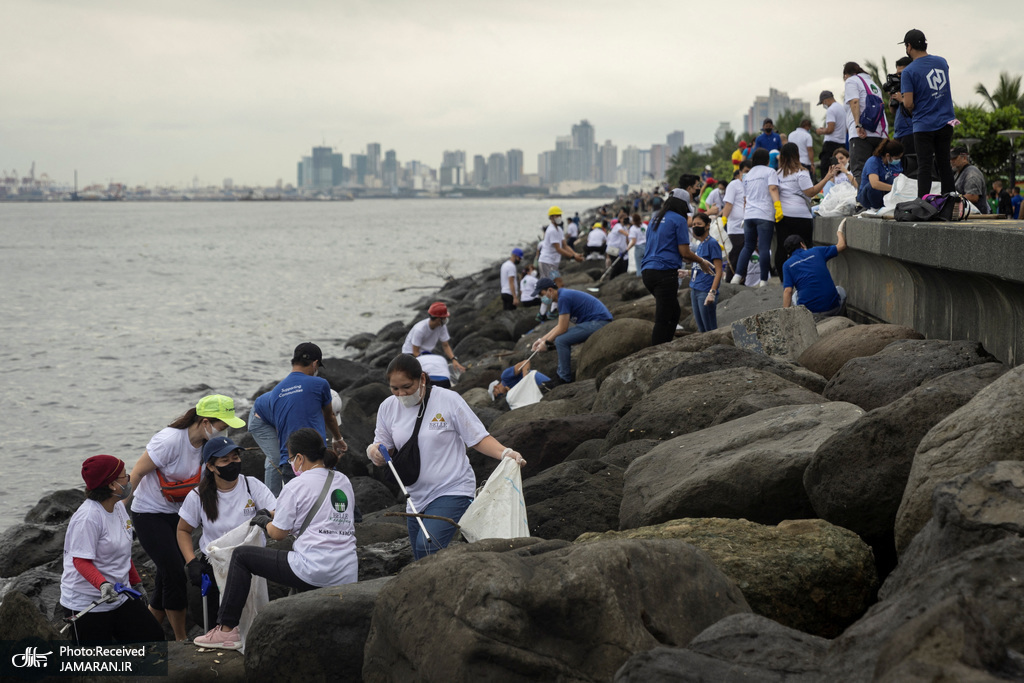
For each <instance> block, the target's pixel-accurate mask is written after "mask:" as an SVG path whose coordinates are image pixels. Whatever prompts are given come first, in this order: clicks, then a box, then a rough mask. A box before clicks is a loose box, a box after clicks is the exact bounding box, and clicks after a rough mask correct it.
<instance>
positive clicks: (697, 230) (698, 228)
mask: <svg viewBox="0 0 1024 683" xmlns="http://www.w3.org/2000/svg"><path fill="white" fill-rule="evenodd" d="M707 231H708V229H707V228H706V227H704V226H702V225H695V226H693V234H694V235H695V236H696V237H703V236H704V235H705V234H707Z"/></svg>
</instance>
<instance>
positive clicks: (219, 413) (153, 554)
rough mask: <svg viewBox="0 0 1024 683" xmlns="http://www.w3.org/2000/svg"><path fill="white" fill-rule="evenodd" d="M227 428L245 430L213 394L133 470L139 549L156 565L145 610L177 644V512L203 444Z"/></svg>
mask: <svg viewBox="0 0 1024 683" xmlns="http://www.w3.org/2000/svg"><path fill="white" fill-rule="evenodd" d="M229 426H230V427H244V426H245V421H244V420H240V419H239V418H237V417H235V402H234V401H233V400H231V399H230V398H228V397H227V396H221V395H218V394H215V395H213V396H204V397H203V398H201V399H199V403H197V404H196V407H195V408H191V409H189V411H188V412H187V413H185V414H184V415H182V416H181V417H179V418H178V419H177V420H175V421H174V422H172V423H171V424H170V425H169V426H167V427H165V428H164V429H161V430H160V431H159V432H157V434H156V435H155V436H154V437H153V438H152V439H150V440H149V443H148V444H147V445H146V452H145V453H143V454H142V457H140V458H139V459H138V461H137V462H136V463H135V467H133V468H132V474H131V478H132V481H133V482H134V483H135V497H134V498H133V499H132V521H133V522H134V524H135V530H136V533H137V534H138V536H139V542H140V543H141V544H142V548H143V549H144V550H145V551H146V554H147V555H149V557H150V559H152V560H153V563H154V564H155V565H156V584H155V586H154V588H153V596H152V599H151V601H150V606H149V609H150V611H152V612H153V616H154V617H156V619H157V621H159V622H161V623H163V620H164V619H165V618H166V619H167V621H168V622H170V624H171V628H172V629H173V630H174V637H175V638H176V639H177V640H185V638H186V636H187V634H186V632H185V608H186V606H187V604H188V601H187V594H186V589H187V585H188V578H187V577H186V575H185V560H184V559H183V558H182V556H181V551H180V550H179V549H178V539H177V529H178V510H179V509H180V508H181V504H182V502H183V501H184V500H185V497H186V496H187V495H188V492H189V491H191V490H192V489H194V488H195V487H196V485H198V484H199V479H200V474H201V467H202V464H201V460H202V454H201V451H200V449H202V447H203V444H205V443H206V442H207V441H209V440H210V439H212V438H214V437H216V436H223V432H225V431H227V428H228V427H229Z"/></svg>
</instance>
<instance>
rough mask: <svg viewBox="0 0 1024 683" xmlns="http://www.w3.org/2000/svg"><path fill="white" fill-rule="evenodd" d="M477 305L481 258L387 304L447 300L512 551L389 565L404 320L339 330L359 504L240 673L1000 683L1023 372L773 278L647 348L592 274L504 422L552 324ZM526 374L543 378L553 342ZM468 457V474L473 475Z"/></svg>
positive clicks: (1012, 610)
mask: <svg viewBox="0 0 1024 683" xmlns="http://www.w3.org/2000/svg"><path fill="white" fill-rule="evenodd" d="M602 270H603V268H602V264H601V263H594V262H584V263H582V264H570V265H568V266H567V267H566V268H565V271H564V274H563V275H564V281H565V284H566V286H570V287H575V288H578V289H585V288H588V287H594V286H597V282H596V281H597V279H598V278H599V277H600V274H601V272H602ZM498 291H499V289H498V264H495V265H494V267H492V268H488V269H486V270H484V271H482V272H480V273H476V274H474V275H472V276H469V277H466V278H461V279H457V280H453V281H451V282H449V283H448V284H447V285H445V287H444V288H442V289H441V290H440V291H439V292H437V293H436V294H435V295H432V296H430V297H425V298H424V299H423V300H421V301H420V302H417V304H416V306H415V307H414V308H415V310H416V316H417V317H421V316H422V314H423V312H424V311H425V310H426V307H427V305H428V304H429V303H431V302H432V301H435V300H441V301H444V302H445V303H446V304H447V305H448V308H449V310H450V311H451V314H452V320H451V323H450V325H449V327H450V333H451V336H452V346H453V348H454V349H455V351H456V354H457V355H458V356H459V358H460V360H461V361H462V362H463V363H464V364H465V365H467V366H468V370H467V371H466V372H465V373H463V375H462V376H461V377H460V378H459V379H458V382H457V385H456V387H455V389H456V391H458V392H460V393H461V394H462V395H463V397H464V398H465V399H466V400H467V402H468V403H469V404H470V405H471V406H472V408H473V410H474V411H475V412H476V414H477V415H478V416H479V417H480V418H481V420H482V421H483V422H484V424H485V425H487V426H488V428H489V430H490V431H491V432H492V433H493V434H495V435H496V436H498V438H500V439H501V440H502V441H503V442H505V443H508V444H509V445H511V446H513V447H515V448H516V449H517V450H519V451H521V452H522V453H523V454H524V456H525V457H526V459H527V460H528V461H529V465H528V466H527V467H526V468H524V470H523V476H524V483H523V490H524V495H525V502H526V504H527V509H528V515H529V520H530V531H531V537H529V538H522V539H515V540H485V541H481V542H478V543H475V544H471V545H465V544H455V545H453V546H452V547H451V548H449V549H447V550H445V551H442V552H440V553H438V554H437V555H435V556H432V557H429V558H426V559H424V560H422V561H420V562H416V563H412V562H411V553H410V552H409V545H408V541H407V539H406V532H405V520H404V519H403V518H401V517H394V516H389V513H390V512H394V511H400V510H402V509H403V508H402V505H401V503H400V501H399V500H398V498H397V497H396V495H395V487H394V483H393V482H392V481H390V477H389V476H388V475H387V472H382V471H380V470H378V469H377V468H374V467H373V466H372V465H371V464H370V463H369V461H368V460H367V458H366V457H365V455H364V451H365V447H366V446H367V444H369V443H370V441H371V440H372V436H373V429H374V423H375V416H376V411H377V407H378V406H379V404H380V402H381V401H382V400H383V399H384V398H385V397H386V396H387V395H388V393H389V392H388V387H387V386H386V384H385V378H384V373H383V369H384V367H385V366H386V365H387V363H388V362H389V361H390V360H391V359H392V358H393V357H394V356H395V355H396V354H397V353H398V352H399V350H400V347H401V343H402V340H403V339H404V337H405V334H406V333H407V331H408V329H409V327H410V324H409V323H405V322H394V323H390V324H388V325H386V326H385V327H383V328H382V329H381V330H380V331H379V333H378V334H376V335H373V334H364V335H358V336H357V337H354V338H352V339H350V340H349V342H348V344H349V347H350V348H351V355H350V357H348V358H346V359H329V360H328V368H329V369H328V372H327V373H326V377H327V379H328V381H329V382H330V383H331V385H332V386H333V387H334V388H335V389H336V390H337V391H339V393H340V394H341V396H342V399H343V401H344V408H343V414H342V415H343V421H344V424H343V426H342V431H343V433H344V434H345V436H346V438H347V439H348V441H349V444H350V452H349V454H348V455H347V456H346V457H345V458H343V460H342V462H341V464H340V465H339V467H340V468H341V469H342V470H344V471H345V472H346V473H347V474H348V475H349V476H350V477H351V478H352V481H353V485H354V487H355V491H356V499H357V502H358V504H359V507H360V509H361V510H362V512H363V514H364V517H363V521H362V522H360V523H358V524H357V545H358V552H359V557H360V582H359V583H358V584H354V585H350V586H342V587H332V588H324V589H320V590H318V591H315V592H311V593H308V594H304V595H299V596H293V597H281V598H280V599H278V600H275V601H274V602H272V603H271V605H269V606H268V607H267V608H266V609H265V610H264V611H263V612H262V613H261V614H260V615H259V617H258V618H257V620H256V623H255V624H254V627H253V631H252V636H251V637H252V639H253V640H252V643H254V644H258V646H254V647H251V648H249V649H248V650H247V654H246V656H245V667H246V676H248V677H249V679H250V680H264V679H271V678H278V679H288V678H292V677H295V676H300V677H303V678H310V679H316V678H329V677H332V676H342V677H344V678H346V679H350V680H356V679H358V678H360V677H361V678H363V679H365V680H372V681H384V680H394V681H399V680H410V679H420V680H452V679H469V678H473V679H478V678H494V679H501V680H550V679H560V680H567V681H607V680H612V679H615V680H620V681H645V682H646V681H650V680H682V681H699V680H722V681H732V680H758V681H793V680H796V681H819V680H824V679H834V680H842V681H868V680H875V679H878V680H892V681H897V680H917V679H918V678H920V672H925V674H926V675H925V676H924V677H925V678H927V679H928V680H936V679H942V678H944V677H945V678H948V679H951V680H952V679H967V678H971V679H978V680H984V679H986V677H987V679H998V678H1000V677H1002V678H1013V677H1014V676H1021V675H1024V667H1022V661H1024V660H1022V658H1021V655H1020V654H1019V653H1020V652H1024V630H1022V628H1021V624H1020V619H1019V615H1020V614H1021V613H1024V610H1022V607H1024V605H1022V604H1021V603H1022V602H1024V594H1022V592H1021V591H1020V585H1021V582H1022V581H1024V538H1022V533H1024V521H1022V518H1021V516H1020V515H1021V513H1020V511H1021V509H1022V508H1021V501H1022V500H1024V474H1022V472H1021V471H1020V468H1021V467H1022V466H1024V465H1021V463H1020V461H1024V450H1022V446H1021V444H1022V443H1024V441H1022V439H1021V437H1022V436H1024V434H1022V433H1020V430H1019V429H1018V428H1019V426H1020V424H1021V421H1020V419H1019V415H1020V414H1021V411H1022V409H1024V403H1022V398H1021V396H1022V392H1021V389H1020V387H1021V386H1024V384H1022V380H1024V377H1022V374H1024V369H1021V368H1018V369H1009V368H1007V367H1005V366H1003V365H1001V364H999V363H997V362H994V359H993V358H992V357H991V356H990V355H988V354H987V353H986V352H985V350H984V349H983V348H981V347H980V345H978V344H977V343H975V342H970V341H941V340H924V339H921V338H920V336H921V335H919V334H917V333H916V332H915V331H914V330H911V329H909V328H899V327H895V326H889V325H857V324H855V323H853V322H852V321H849V320H845V319H831V320H826V321H821V322H818V323H815V321H814V320H813V317H812V316H811V314H810V313H808V312H807V311H806V310H804V309H791V310H781V309H779V304H780V302H781V291H780V290H779V289H778V288H777V287H766V288H762V289H759V290H747V289H744V288H740V287H734V286H731V285H723V286H722V297H721V300H722V304H721V306H722V308H721V309H720V310H721V313H720V316H719V317H720V319H721V320H725V321H726V322H723V326H722V328H721V329H719V330H715V331H713V332H708V333H703V334H694V333H689V332H683V333H682V334H681V336H679V337H677V338H676V339H675V340H673V341H672V342H669V343H667V344H664V345H661V346H658V347H650V346H649V343H648V340H649V331H650V326H651V323H652V316H653V306H652V300H651V298H650V296H649V295H648V293H647V292H646V290H645V289H644V288H643V286H642V285H641V284H640V282H639V280H638V279H637V278H636V277H634V276H632V275H629V274H627V275H623V276H621V277H619V278H616V279H615V280H612V281H610V282H606V283H602V284H600V286H599V287H598V292H597V293H596V294H595V295H596V296H598V298H600V299H601V300H602V301H603V302H604V303H605V304H606V305H607V306H608V307H609V309H611V310H612V311H616V312H618V314H617V317H616V320H615V321H614V322H613V323H611V324H610V325H608V326H607V327H605V328H604V329H603V330H602V331H601V333H600V334H595V335H593V336H592V337H591V338H590V339H589V340H588V341H587V342H586V343H584V344H582V345H580V346H578V347H577V348H576V349H575V350H574V352H573V367H574V373H575V376H576V380H577V381H576V382H574V383H572V384H568V385H563V386H560V387H557V388H556V389H554V390H552V391H550V392H548V393H547V394H546V395H545V396H544V398H543V399H542V400H541V401H540V402H539V403H537V404H535V405H531V406H527V407H524V408H520V409H518V410H515V411H510V410H509V409H508V406H507V404H506V403H505V402H504V400H503V399H498V400H497V401H492V400H491V399H490V397H489V396H487V393H486V391H485V388H486V387H487V385H488V384H489V383H490V382H491V381H492V380H495V379H497V378H498V377H499V375H500V373H501V371H502V370H503V369H505V368H507V367H509V366H510V365H512V364H513V363H515V362H517V361H519V360H523V359H525V358H527V357H528V356H529V355H530V350H529V349H530V344H531V343H532V342H533V340H535V339H537V338H538V336H540V335H541V334H543V333H544V332H546V331H547V330H549V329H551V326H552V325H553V324H554V323H553V322H545V323H541V324H538V323H537V322H536V321H535V320H534V315H535V313H536V309H524V310H516V311H503V310H502V307H501V301H500V298H499V296H498ZM680 301H681V302H688V301H689V292H688V291H687V290H685V289H684V290H683V291H682V292H680ZM684 306H686V307H687V308H688V303H684ZM730 311H731V313H730ZM741 313H742V314H741ZM413 322H414V321H413ZM685 326H686V324H685V322H684V327H685ZM533 364H534V367H535V368H537V369H539V370H541V371H542V372H545V373H546V374H549V375H551V374H553V373H554V368H555V364H556V358H555V354H554V353H553V352H548V353H542V354H537V355H536V356H535V357H534V360H533ZM237 438H240V439H242V443H243V444H251V442H250V441H249V440H248V438H247V437H246V435H244V434H239V435H237ZM260 457H261V456H259V454H258V452H257V453H253V454H251V456H247V462H246V468H247V469H246V471H247V472H250V471H251V472H252V473H253V474H258V471H259V469H260V468H259V467H258V462H259V458H260ZM470 460H471V463H472V464H473V467H474V471H475V472H476V474H477V477H478V480H479V481H480V483H482V482H483V480H484V479H485V478H486V476H487V475H488V474H489V473H490V472H491V471H492V470H493V467H494V464H495V462H494V461H493V460H491V459H488V458H483V457H481V456H478V455H477V454H475V453H472V452H471V453H470ZM66 507H67V508H68V509H73V507H74V504H73V501H72V503H68V504H67V505H66ZM65 513H66V512H59V513H55V514H56V517H52V516H50V515H44V518H43V519H40V520H37V521H33V522H31V523H26V525H25V526H22V527H17V528H16V529H15V530H9V531H8V532H7V533H8V534H12V535H13V536H14V537H18V535H19V534H21V535H23V536H24V538H26V539H28V538H30V537H31V538H35V536H33V534H36V533H41V532H39V531H38V530H36V529H35V527H33V526H31V525H33V524H34V525H36V526H42V527H43V528H45V529H50V528H54V529H56V530H55V531H53V532H52V534H51V536H50V538H51V545H54V546H56V543H55V542H53V541H52V539H53V538H55V536H56V534H59V533H60V532H59V525H60V523H61V521H60V518H61V516H62V515H64V514H65ZM66 514H69V513H66ZM48 533H49V532H48ZM25 545H32V542H31V541H28V540H26V541H25V542H24V543H22V546H25ZM36 545H39V546H40V547H42V546H45V544H36ZM19 547H21V546H19ZM51 555H52V553H51ZM51 555H47V554H46V553H43V554H42V555H41V556H40V557H39V558H37V559H34V560H32V561H31V562H29V564H33V565H34V566H32V567H26V566H25V562H23V561H21V560H20V558H17V557H10V553H9V551H8V552H6V553H5V554H4V556H3V557H0V567H4V566H9V567H12V569H7V570H6V571H8V572H9V574H17V577H18V578H17V579H15V581H17V580H19V579H24V580H26V581H27V579H25V577H28V578H32V576H33V575H32V574H31V572H50V574H52V575H54V576H57V575H59V574H57V573H56V572H59V569H58V568H56V567H55V565H54V564H53V562H54V560H55V559H56V557H51ZM5 562H6V563H7V564H4V563H5ZM19 562H20V564H19ZM40 583H41V584H43V585H42V587H41V588H39V589H38V590H37V594H36V597H34V598H33V600H36V603H33V602H31V601H28V602H26V601H23V600H15V601H7V600H5V603H4V609H6V608H7V604H8V603H9V602H11V603H12V604H13V605H14V606H13V607H11V609H12V610H13V609H26V608H25V605H26V604H28V605H30V606H31V608H32V609H36V610H38V611H39V612H47V613H50V612H51V611H52V600H53V599H54V597H53V591H52V588H53V585H52V583H51V584H50V586H49V590H50V593H49V594H47V593H46V590H47V588H46V586H45V583H46V581H45V579H44V580H42V581H41V582H40ZM11 585H13V584H10V583H8V586H11ZM24 592H30V591H24ZM281 594H282V593H281V591H279V590H278V589H277V587H272V595H281ZM40 596H42V597H40ZM47 596H48V597H47ZM19 606H20V607H19ZM48 608H49V609H48ZM23 622H24V623H28V621H27V620H23ZM19 623H22V622H19ZM290 643H291V644H294V643H302V646H301V647H290V646H288V644H290ZM172 656H173V655H172ZM181 656H184V655H181ZM342 672H343V673H342ZM915 676H916V677H918V678H915Z"/></svg>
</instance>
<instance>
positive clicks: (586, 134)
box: [565, 119, 597, 180]
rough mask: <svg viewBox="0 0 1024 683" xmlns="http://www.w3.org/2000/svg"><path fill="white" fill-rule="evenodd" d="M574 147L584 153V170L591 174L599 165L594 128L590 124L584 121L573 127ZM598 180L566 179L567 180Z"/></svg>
mask: <svg viewBox="0 0 1024 683" xmlns="http://www.w3.org/2000/svg"><path fill="white" fill-rule="evenodd" d="M572 146H573V147H575V148H576V149H578V150H580V151H582V152H583V168H584V169H586V172H587V173H588V174H589V173H590V169H591V168H592V167H593V166H595V165H596V164H597V160H596V159H595V149H596V147H597V146H596V145H595V144H594V127H593V126H592V125H590V122H589V121H587V120H586V119H583V120H582V121H580V122H579V123H577V124H576V125H574V126H573V127H572ZM591 179H592V180H597V179H596V178H587V177H582V178H566V179H565V180H591Z"/></svg>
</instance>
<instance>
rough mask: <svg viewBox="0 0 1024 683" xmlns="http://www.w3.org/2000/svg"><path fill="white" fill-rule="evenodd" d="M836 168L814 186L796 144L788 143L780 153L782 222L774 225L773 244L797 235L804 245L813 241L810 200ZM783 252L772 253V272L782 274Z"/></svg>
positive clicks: (781, 242)
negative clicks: (773, 263) (773, 259)
mask: <svg viewBox="0 0 1024 683" xmlns="http://www.w3.org/2000/svg"><path fill="white" fill-rule="evenodd" d="M835 173H836V171H835V168H829V170H828V173H826V174H825V177H824V178H822V179H821V180H819V181H818V182H817V183H814V182H813V181H812V180H811V174H810V172H809V171H808V170H807V169H806V168H804V167H803V164H802V163H800V153H799V149H797V145H794V144H793V143H792V142H787V143H786V144H784V145H783V146H782V151H781V152H780V153H779V200H780V201H781V202H782V220H781V221H779V222H778V223H777V224H776V226H775V243H776V244H785V242H786V238H787V237H789V236H790V235H798V236H799V237H800V240H801V241H802V242H803V243H804V244H811V243H812V242H813V238H814V216H813V215H812V213H811V206H810V200H811V198H812V197H814V196H816V195H817V194H818V193H819V192H821V190H822V188H824V187H825V184H826V183H828V182H829V181H831V180H832V178H834V177H835ZM785 253H786V250H785V249H776V250H775V272H776V273H781V272H782V266H783V264H784V263H785V262H786V258H785Z"/></svg>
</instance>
